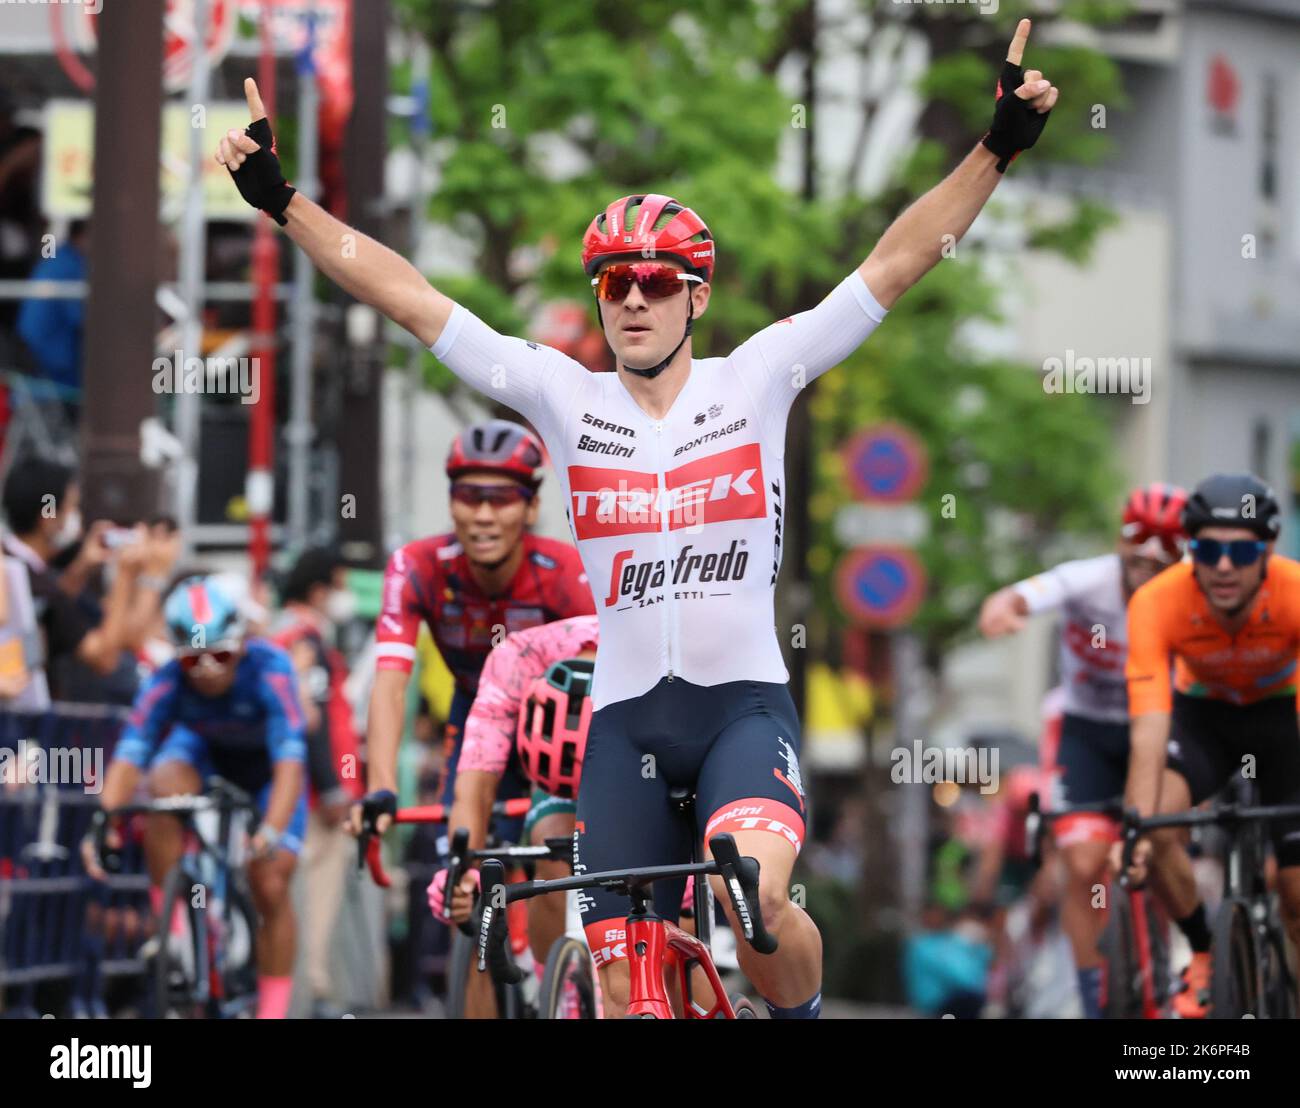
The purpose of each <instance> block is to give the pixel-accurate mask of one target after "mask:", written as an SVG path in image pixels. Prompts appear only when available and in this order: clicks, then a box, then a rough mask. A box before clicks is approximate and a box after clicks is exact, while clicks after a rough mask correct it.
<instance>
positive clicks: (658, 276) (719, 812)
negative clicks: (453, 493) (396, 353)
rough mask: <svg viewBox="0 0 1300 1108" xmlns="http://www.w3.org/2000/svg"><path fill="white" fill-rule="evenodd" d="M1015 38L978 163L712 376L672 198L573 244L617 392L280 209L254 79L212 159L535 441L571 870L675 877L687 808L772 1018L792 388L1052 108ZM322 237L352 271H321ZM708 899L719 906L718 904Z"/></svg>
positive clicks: (794, 939)
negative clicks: (554, 569) (574, 698)
mask: <svg viewBox="0 0 1300 1108" xmlns="http://www.w3.org/2000/svg"><path fill="white" fill-rule="evenodd" d="M1029 31H1030V22H1029V20H1027V19H1025V20H1021V21H1020V23H1019V24H1018V26H1017V28H1016V33H1015V36H1014V37H1013V39H1012V42H1011V45H1010V48H1009V50H1008V52H1007V58H1006V62H1005V64H1004V66H1003V68H1002V72H1001V76H1000V78H999V81H998V88H997V99H996V102H995V105H994V109H993V121H992V124H991V126H990V128H989V131H988V133H987V134H986V135H985V136H984V138H983V139H982V140H981V142H980V143H979V145H978V146H976V147H975V148H974V149H973V150H972V151H971V152H970V153H969V154H968V155H967V156H966V157H965V158H964V159H963V160H962V162H961V164H960V165H959V166H958V167H957V168H956V169H955V170H954V171H953V172H952V173H951V174H950V175H949V176H948V177H947V178H946V179H945V180H944V181H942V182H940V183H939V184H938V185H936V186H935V187H934V188H933V189H931V190H930V192H929V193H927V194H926V195H925V196H923V197H921V198H920V199H919V200H917V202H916V203H915V204H913V205H911V206H910V207H909V208H908V209H907V210H906V211H904V212H903V213H902V215H900V216H899V217H898V219H897V220H895V222H894V223H893V224H892V225H891V226H890V227H889V229H888V230H887V231H886V232H885V233H884V235H883V236H882V237H881V239H880V241H879V242H877V243H876V245H875V247H874V248H873V249H872V250H871V253H870V254H869V255H868V256H867V258H866V259H865V261H863V262H862V264H861V265H860V266H858V267H857V269H855V270H854V271H853V272H852V273H850V274H849V276H848V277H847V278H846V279H845V280H844V281H842V282H841V283H840V284H839V285H838V286H837V287H836V288H835V289H834V290H833V291H832V292H831V293H830V294H829V295H828V296H827V297H826V298H825V299H824V300H822V302H821V303H820V304H818V305H817V306H816V307H814V308H812V309H811V310H809V311H805V312H801V313H799V314H798V315H795V316H791V317H790V318H789V319H786V320H780V321H778V322H776V323H773V324H771V325H770V326H768V327H766V328H764V329H763V330H762V331H760V332H759V333H758V334H756V335H754V336H753V337H752V338H751V339H749V340H748V341H747V342H745V343H743V344H741V346H739V347H738V348H737V349H736V350H734V351H732V352H731V353H730V354H729V355H727V356H726V357H720V358H706V359H699V360H696V359H694V358H693V349H692V345H691V327H692V324H693V322H694V320H695V319H697V318H699V317H700V316H701V315H702V314H703V313H704V312H705V311H707V309H708V305H709V297H710V294H711V289H712V286H711V281H712V277H713V268H714V242H713V236H712V234H711V233H710V232H709V229H708V227H707V226H706V225H705V223H704V222H703V220H701V219H700V217H699V216H698V215H696V214H695V213H694V212H693V211H691V210H690V209H689V208H687V207H686V206H685V205H683V204H680V203H678V202H677V201H675V200H673V199H672V198H671V197H668V196H664V195H662V194H657V193H647V194H638V195H634V196H628V197H623V198H622V199H620V200H617V201H615V202H614V203H612V204H610V205H609V206H608V207H606V208H605V209H604V210H603V211H602V212H600V213H599V214H598V215H597V217H596V218H595V219H594V220H593V221H592V225H591V227H590V228H589V229H588V232H587V235H586V237H585V239H584V243H583V267H584V270H585V271H586V272H587V274H588V276H589V277H590V278H591V280H592V288H593V290H594V292H595V295H596V297H597V300H598V310H599V312H600V317H601V322H602V325H603V327H604V330H605V337H606V340H607V341H608V342H609V343H610V346H611V347H612V348H613V350H614V353H615V356H616V362H617V369H616V372H614V373H590V372H588V371H587V370H586V369H585V368H584V367H583V366H581V365H579V364H578V363H577V362H574V361H573V360H572V359H570V358H568V357H566V356H565V355H563V354H562V353H560V352H559V351H556V350H553V349H548V348H545V347H542V346H540V345H539V344H537V343H530V342H524V341H522V340H520V339H512V338H508V337H506V336H503V335H500V334H498V333H497V332H496V331H494V330H493V329H492V328H491V327H490V326H488V325H487V324H486V323H484V322H483V321H482V320H480V319H478V318H477V317H476V316H474V315H473V313H471V312H469V311H468V310H466V309H465V308H464V307H463V306H461V305H458V304H456V303H455V302H453V301H452V300H451V299H450V298H448V297H447V296H445V295H444V294H442V293H441V292H439V291H438V290H436V289H434V288H432V287H431V286H430V285H429V284H428V282H427V281H425V279H424V278H423V277H422V276H421V275H420V273H419V271H418V270H416V269H415V267H414V266H412V265H411V264H410V263H409V262H407V261H405V260H404V259H402V258H401V257H399V256H398V255H397V254H395V253H393V252H392V251H391V250H388V249H386V248H385V247H383V246H382V245H381V244H379V243H377V242H374V241H373V240H371V239H368V238H366V237H365V236H364V235H361V234H358V233H356V232H355V231H352V230H351V229H349V228H347V227H346V226H345V225H344V224H342V223H340V222H339V221H338V220H336V219H334V218H333V217H331V216H330V215H329V214H328V213H327V212H325V211H324V210H323V209H321V208H320V207H319V206H318V205H316V204H313V203H312V202H311V201H309V200H306V199H305V198H303V197H302V196H301V195H299V194H298V193H296V192H295V191H294V190H293V188H292V187H291V186H290V185H288V184H287V183H286V182H285V180H284V175H283V172H282V171H281V170H280V167H279V162H278V160H277V159H276V157H275V155H274V152H273V136H272V133H271V125H270V123H269V121H268V120H267V119H266V112H265V109H264V108H263V106H262V102H261V98H260V96H259V95H258V92H257V86H256V84H255V83H254V82H253V81H252V80H251V79H250V80H249V81H246V82H245V95H246V96H247V98H248V103H249V112H250V116H251V118H252V120H253V122H252V123H251V124H250V126H249V127H248V129H247V130H246V131H245V132H244V133H243V134H240V133H239V132H237V131H231V132H228V133H227V135H226V136H225V137H224V138H223V139H222V140H221V143H220V149H219V151H218V154H217V160H218V161H219V162H220V163H221V164H223V165H225V166H227V167H228V168H229V170H230V171H231V174H232V175H233V177H234V180H235V184H236V186H237V187H238V188H239V190H240V193H241V195H243V197H244V199H245V200H246V201H247V202H248V203H250V204H251V205H252V206H253V207H256V208H259V209H261V210H262V211H264V212H266V213H267V214H268V215H270V216H272V218H274V219H275V220H276V221H277V222H279V223H280V224H281V225H282V226H284V227H285V228H286V230H287V232H288V234H289V236H290V237H291V238H292V239H293V240H294V241H295V242H296V243H297V244H298V245H299V246H300V247H301V248H302V249H303V250H304V251H305V252H306V253H307V255H308V256H309V257H310V258H311V259H312V261H313V262H315V264H316V265H317V266H318V267H319V268H320V269H321V270H322V271H323V272H324V273H325V274H326V275H327V276H329V277H330V278H331V279H333V280H334V281H336V282H337V283H338V284H339V285H340V286H342V287H343V288H344V289H345V290H346V291H347V292H349V293H350V294H351V295H353V296H356V297H357V298H358V299H360V300H362V301H364V302H365V303H367V304H370V305H371V306H372V307H374V308H376V309H377V310H379V311H381V312H382V313H383V314H384V315H386V316H388V317H389V318H390V319H392V320H394V321H395V322H397V323H398V324H399V325H401V326H403V327H405V328H406V329H407V330H409V331H410V332H411V333H412V334H413V335H415V336H416V337H417V338H418V339H419V340H420V341H421V342H423V343H425V344H426V345H427V346H428V347H429V348H430V349H431V350H432V351H433V353H434V354H435V356H437V357H438V358H439V359H440V360H441V361H442V362H443V363H444V364H445V365H447V366H448V367H449V368H450V369H451V370H452V372H454V373H455V374H457V376H459V377H460V378H461V379H462V380H464V381H466V382H467V383H469V384H470V385H472V386H473V387H475V388H476V389H478V390H480V391H481V392H483V393H484V394H485V395H488V396H491V397H492V398H493V399H496V400H498V401H500V402H502V403H505V404H508V405H509V406H510V407H512V408H514V409H515V410H516V411H519V412H520V413H522V414H523V415H524V416H525V417H526V418H528V419H529V420H530V421H531V422H532V423H533V425H534V426H536V427H537V428H538V429H539V431H540V432H541V434H542V438H543V440H544V441H545V442H546V444H547V447H548V449H549V450H550V453H551V457H552V459H553V461H554V464H555V469H556V473H557V476H558V478H559V481H560V485H561V488H562V489H563V491H564V493H565V497H566V503H567V506H568V510H569V519H570V525H571V527H572V529H573V532H574V537H575V538H576V540H577V542H578V546H579V552H580V553H581V555H582V559H583V565H584V567H585V568H586V571H587V574H588V576H589V578H590V579H591V581H592V587H593V591H594V592H595V594H596V599H597V602H598V611H599V615H600V623H601V650H600V657H599V660H598V662H597V665H596V673H595V685H594V691H593V693H592V696H593V700H594V703H595V706H596V712H595V714H594V716H593V719H592V726H591V734H590V736H589V739H588V744H587V751H586V759H585V761H584V764H583V775H584V787H583V789H582V791H581V793H580V794H579V798H578V806H579V812H578V822H577V846H576V848H575V861H576V862H579V863H580V864H583V865H586V866H587V867H588V869H592V870H595V869H603V868H612V867H613V866H636V865H646V864H654V863H656V862H664V863H672V862H677V861H681V860H683V858H684V856H685V853H686V850H687V849H688V848H689V838H690V835H689V834H686V833H685V832H684V829H682V828H681V827H680V826H679V824H680V821H679V818H678V817H677V816H676V815H675V813H673V812H672V810H671V808H670V805H669V794H670V792H671V791H672V789H674V788H676V787H683V788H692V789H694V791H695V796H696V813H697V816H698V821H699V824H700V826H699V827H698V828H697V829H696V832H697V834H699V835H700V836H701V837H703V838H704V839H705V840H706V841H707V839H708V837H709V836H711V835H713V834H715V833H717V832H720V831H729V832H732V833H733V834H734V836H735V840H736V845H737V847H738V848H739V849H740V851H741V853H742V854H745V855H747V856H751V857H753V858H755V859H756V860H757V861H758V863H759V865H760V868H761V872H762V877H761V884H760V890H759V899H760V902H761V904H760V907H761V911H762V913H763V917H764V921H765V923H766V925H767V927H768V930H769V931H770V932H771V933H772V934H773V935H774V936H775V937H776V939H777V942H778V944H779V949H777V950H776V951H775V952H774V953H772V954H769V955H761V954H758V953H757V952H756V951H754V950H753V949H752V948H750V947H748V946H745V945H741V947H740V949H739V955H738V956H739V960H740V963H741V968H742V969H743V971H744V973H745V975H746V976H747V977H748V978H749V979H750V981H751V982H753V984H754V985H755V987H756V989H757V991H758V992H759V993H760V994H761V995H762V996H763V997H764V999H765V1001H766V1002H767V1006H768V1010H769V1012H770V1013H771V1014H772V1015H773V1016H774V1017H776V1018H782V1019H805V1018H815V1017H816V1016H817V1014H818V1013H819V1011H820V1004H821V936H820V935H819V933H818V931H817V928H816V926H815V925H814V923H813V922H812V919H811V917H809V916H808V914H807V913H806V912H805V911H804V910H803V909H802V908H801V907H800V906H798V905H796V904H794V903H793V902H792V901H791V900H790V896H789V887H790V877H791V873H792V871H793V867H794V862H795V858H796V857H797V855H798V851H799V847H800V844H801V842H802V839H803V834H804V818H805V814H804V809H805V804H804V795H803V784H802V779H801V776H800V774H799V761H798V755H799V744H800V737H799V727H798V719H797V717H796V713H795V711H794V705H793V702H792V701H791V699H790V694H789V690H788V689H787V687H786V681H787V679H788V674H787V672H786V669H785V665H784V663H783V661H782V658H781V651H780V648H779V645H778V642H777V638H776V634H775V630H774V603H773V590H774V588H775V585H776V578H777V575H778V573H779V570H780V561H781V543H780V535H781V526H780V525H781V518H782V515H783V513H784V511H785V506H784V490H785V482H784V474H783V468H784V467H783V458H784V453H785V424H786V418H787V416H788V413H789V410H790V406H791V404H792V403H793V401H794V400H795V398H796V397H797V396H798V394H799V392H800V391H801V390H802V388H803V387H804V386H805V385H806V384H808V383H809V382H811V381H812V380H814V379H815V378H816V377H818V376H819V375H820V374H822V373H824V372H826V371H827V370H829V369H831V368H832V367H833V366H835V365H836V364H838V363H839V362H841V361H843V360H844V359H845V358H846V357H848V356H849V355H850V354H851V353H852V352H853V351H854V350H856V349H857V348H858V347H859V346H860V345H861V344H862V343H863V342H864V341H865V340H866V339H867V337H868V336H869V335H870V334H871V332H872V331H873V330H874V329H875V328H876V327H877V326H878V325H879V324H880V323H881V322H882V321H883V320H884V317H885V314H886V310H887V309H888V308H889V307H891V306H892V305H893V304H894V303H895V302H896V301H897V300H898V299H899V297H900V296H902V295H903V294H904V293H905V292H906V291H907V290H908V289H909V288H911V287H912V286H913V285H914V284H916V282H917V281H919V280H920V279H921V278H922V277H923V276H924V275H925V274H926V273H927V272H928V271H929V270H930V269H931V268H933V267H934V266H935V265H937V264H938V263H939V261H940V260H941V259H942V258H943V256H944V248H945V245H946V244H948V243H950V242H952V241H955V240H957V239H960V238H961V237H962V236H963V235H964V234H965V233H966V231H967V229H968V228H969V227H970V225H971V224H972V223H973V222H974V221H975V218H976V217H977V216H978V215H979V213H980V211H981V210H982V209H983V207H984V205H985V204H986V203H987V201H988V199H989V197H990V196H992V194H993V191H994V189H995V188H996V186H997V184H998V182H999V181H1000V180H1001V174H1002V173H1003V172H1005V171H1006V169H1007V168H1008V166H1009V165H1010V163H1011V161H1012V160H1013V159H1014V158H1015V157H1016V156H1017V155H1018V154H1019V153H1020V152H1021V151H1023V150H1026V149H1028V148H1029V147H1031V146H1033V145H1034V143H1035V142H1036V141H1037V139H1038V136H1039V134H1041V132H1042V129H1043V127H1044V125H1045V124H1046V120H1047V114H1048V113H1049V112H1050V110H1051V108H1052V106H1053V105H1054V104H1055V103H1056V99H1057V96H1058V92H1057V90H1056V89H1055V88H1054V87H1052V85H1051V82H1049V81H1047V80H1045V79H1044V78H1043V75H1042V73H1041V72H1039V71H1037V70H1032V69H1031V70H1029V71H1027V72H1026V71H1025V70H1024V69H1022V67H1021V64H1020V63H1021V60H1022V58H1023V55H1024V49H1025V45H1026V43H1027V41H1028V38H1029ZM759 233H761V232H759ZM344 235H346V236H349V240H348V241H349V245H350V249H349V250H347V251H345V252H340V251H339V249H338V243H339V241H340V240H341V237H342V236H344ZM647 759H648V761H647ZM593 772H594V773H595V775H596V780H595V781H593V779H592V774H593ZM593 786H594V787H593ZM589 804H590V805H591V807H590V810H589V811H588V808H587V806H588V805H589ZM661 884H662V885H663V888H657V889H656V895H655V900H656V908H657V910H658V911H659V913H660V915H663V916H668V917H669V918H673V917H675V915H676V912H677V909H678V908H679V907H680V899H681V893H682V889H681V883H678V884H677V886H676V887H671V885H670V883H669V882H663V883H661ZM715 891H717V892H718V893H719V894H723V890H722V888H721V886H720V884H719V885H718V887H717V889H716V890H715ZM612 900H617V898H612V899H611V898H610V897H602V896H600V895H597V896H592V897H590V898H588V901H587V902H586V903H584V906H583V908H584V914H585V916H586V918H587V919H588V921H589V922H588V923H587V931H588V940H589V942H591V943H592V945H593V948H595V949H598V950H601V951H605V952H607V957H606V959H605V964H604V966H603V967H602V970H601V995H602V997H603V1000H604V1004H605V1014H606V1015H607V1016H615V1017H617V1016H621V1015H622V1014H623V1012H624V1010H625V1007H626V1000H627V996H628V990H629V967H628V964H627V961H626V953H627V952H626V951H625V950H624V949H623V947H622V945H621V943H620V941H619V939H618V938H617V935H615V934H613V932H616V931H617V930H618V925H619V924H620V922H621V918H622V916H623V915H624V911H625V906H624V905H622V904H621V903H614V902H612ZM728 911H729V912H730V908H729V907H728ZM731 922H732V926H733V928H735V927H737V926H738V924H737V921H736V920H735V919H734V918H732V919H731Z"/></svg>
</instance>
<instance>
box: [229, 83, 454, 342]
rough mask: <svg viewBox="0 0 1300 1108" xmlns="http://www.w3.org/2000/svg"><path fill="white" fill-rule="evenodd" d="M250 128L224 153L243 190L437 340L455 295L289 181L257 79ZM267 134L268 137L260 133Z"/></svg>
mask: <svg viewBox="0 0 1300 1108" xmlns="http://www.w3.org/2000/svg"><path fill="white" fill-rule="evenodd" d="M244 95H245V97H246V98H247V100H248V113H249V119H250V120H251V121H252V122H251V124H250V126H249V131H250V132H251V133H252V134H251V136H250V135H249V134H247V133H241V132H239V131H228V132H227V133H226V135H225V136H224V137H223V138H222V140H221V145H220V147H219V149H218V150H217V155H216V158H217V161H218V162H220V163H221V164H222V165H224V166H225V167H226V168H227V169H229V170H230V173H231V176H232V177H233V178H234V180H235V184H236V186H237V187H238V188H239V191H240V194H241V195H242V196H243V197H244V199H245V200H247V201H248V202H249V203H250V204H252V205H253V206H254V207H255V208H260V209H261V210H263V211H265V212H267V214H268V215H271V216H272V218H274V219H275V220H276V222H278V223H280V224H281V225H282V226H283V227H284V229H285V231H286V232H287V233H288V235H289V237H290V238H291V239H293V241H294V242H296V243H297V244H298V245H299V246H300V247H302V249H303V251H304V252H305V253H306V254H307V256H308V257H309V258H311V260H312V262H313V263H314V264H315V266H316V267H317V268H318V269H319V270H320V271H321V272H322V273H324V274H325V275H326V276H327V277H329V278H330V280H332V281H333V282H334V283H335V284H337V285H338V286H339V287H340V288H341V289H343V290H344V291H345V292H347V293H348V294H349V295H351V296H354V297H356V298H357V299H358V300H360V301H361V302H362V303H363V304H369V305H370V306H371V307H372V308H374V309H375V310H376V311H378V312H381V313H382V314H383V315H386V316H387V317H388V318H389V319H391V320H392V321H393V322H394V323H396V324H398V325H399V326H400V327H404V328H405V329H406V330H408V331H410V332H411V334H413V335H414V336H415V337H416V338H417V339H419V340H420V342H422V343H423V344H424V345H425V346H432V345H433V344H434V343H436V342H437V341H438V337H439V336H440V335H441V334H442V329H443V327H445V326H446V323H447V319H448V318H449V317H450V316H451V312H452V309H453V308H454V307H455V303H454V302H453V301H452V300H451V299H449V298H448V297H446V296H444V295H443V294H442V293H440V292H439V291H438V290H437V289H435V288H434V287H433V286H432V285H430V284H429V282H428V281H426V280H425V279H424V277H423V276H422V275H421V273H420V271H419V270H418V269H416V268H415V266H413V265H412V264H411V263H410V262H408V261H407V260H406V259H405V258H403V257H402V256H401V255H400V254H397V253H395V252H394V251H392V250H390V249H388V247H386V246H384V245H383V243H380V242H376V241H375V240H374V239H372V238H370V237H369V236H367V235H363V234H362V233H361V232H360V231H357V230H354V229H353V228H351V227H349V226H348V225H347V224H346V223H342V222H340V221H339V220H337V219H335V218H334V217H333V216H332V215H330V214H329V212H327V211H325V209H324V208H322V207H321V206H320V205H319V204H315V203H313V202H312V201H311V200H308V199H307V197H305V196H303V195H302V193H300V192H297V191H295V190H294V189H292V188H291V187H290V186H289V185H288V184H286V183H285V180H284V175H283V174H282V173H281V171H280V163H279V160H278V159H277V158H276V157H275V155H274V153H273V149H272V148H273V141H274V140H273V139H272V136H271V125H270V121H269V120H268V119H267V118H266V109H265V108H264V107H263V106H262V97H261V95H260V94H259V93H258V91H257V82H256V81H254V80H253V79H252V78H251V77H249V78H248V79H247V80H246V81H245V82H244ZM258 139H260V140H261V141H260V142H259V141H257V140H258Z"/></svg>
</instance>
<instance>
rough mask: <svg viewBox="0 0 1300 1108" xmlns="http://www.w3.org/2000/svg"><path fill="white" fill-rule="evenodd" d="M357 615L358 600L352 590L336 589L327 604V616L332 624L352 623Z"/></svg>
mask: <svg viewBox="0 0 1300 1108" xmlns="http://www.w3.org/2000/svg"><path fill="white" fill-rule="evenodd" d="M356 614H357V598H356V595H355V594H354V593H353V592H352V591H351V590H350V589H335V590H334V591H333V592H331V593H330V598H329V600H327V601H326V602H325V615H326V616H327V617H328V618H329V621H330V622H331V623H334V624H337V625H338V626H342V625H343V624H345V623H351V622H352V620H353V619H354V618H355V617H356Z"/></svg>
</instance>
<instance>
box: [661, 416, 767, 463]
mask: <svg viewBox="0 0 1300 1108" xmlns="http://www.w3.org/2000/svg"><path fill="white" fill-rule="evenodd" d="M702 419H703V416H697V417H696V420H695V422H696V423H699V422H700V421H701V420H702ZM748 422H749V421H748V420H746V419H738V420H736V422H735V423H728V424H727V426H725V427H719V428H718V429H717V430H716V431H709V432H708V433H707V434H703V435H700V436H699V437H698V438H694V439H691V441H690V442H685V443H682V445H681V446H679V447H678V448H677V449H676V450H674V451H673V457H674V458H675V457H677V455H678V454H685V453H686V452H687V451H688V450H694V449H695V448H696V447H697V446H703V445H704V444H705V443H706V442H713V441H714V440H715V439H720V438H722V436H723V435H730V434H731V433H732V432H733V431H739V430H740V429H741V428H743V427H744V426H745V425H746V424H747V423H748Z"/></svg>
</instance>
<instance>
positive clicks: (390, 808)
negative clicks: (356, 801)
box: [361, 789, 397, 831]
mask: <svg viewBox="0 0 1300 1108" xmlns="http://www.w3.org/2000/svg"><path fill="white" fill-rule="evenodd" d="M396 815H397V794H396V793H394V792H392V791H390V790H389V789H377V790H376V791H374V792H372V793H366V795H365V796H364V797H363V798H362V800H361V823H362V826H363V827H364V828H365V829H366V830H367V831H373V830H374V829H375V821H376V820H377V819H378V818H379V817H380V816H389V817H392V816H396Z"/></svg>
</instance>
